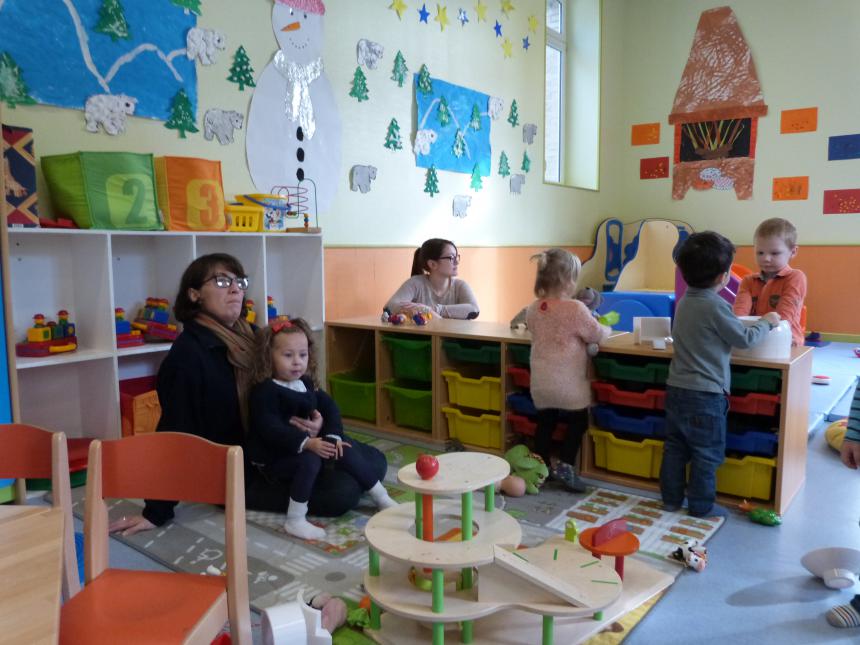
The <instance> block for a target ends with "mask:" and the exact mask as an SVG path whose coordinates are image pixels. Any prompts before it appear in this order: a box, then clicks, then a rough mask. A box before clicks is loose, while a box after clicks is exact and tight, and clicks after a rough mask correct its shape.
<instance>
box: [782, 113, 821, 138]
mask: <svg viewBox="0 0 860 645" xmlns="http://www.w3.org/2000/svg"><path fill="white" fill-rule="evenodd" d="M817 129H818V108H817V107H811V108H800V109H798V110H783V111H782V114H781V115H780V120H779V132H780V134H794V133H795V132H815V131H816V130H817Z"/></svg>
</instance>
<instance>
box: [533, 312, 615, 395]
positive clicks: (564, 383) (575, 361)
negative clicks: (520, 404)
mask: <svg viewBox="0 0 860 645" xmlns="http://www.w3.org/2000/svg"><path fill="white" fill-rule="evenodd" d="M526 324H527V325H528V328H529V331H531V333H532V350H531V393H532V399H533V400H534V403H535V406H536V407H537V408H538V409H541V408H559V409H561V410H581V409H582V408H586V407H588V406H589V405H590V404H591V386H590V384H589V380H588V372H587V368H588V354H586V347H585V346H586V345H587V344H588V343H600V342H602V341H603V340H605V339H606V338H607V337H608V336H609V332H610V331H611V330H610V328H609V327H606V326H604V325H601V324H600V323H599V322H597V320H595V319H594V316H592V315H591V312H590V311H589V310H588V307H586V306H585V305H584V304H583V303H582V302H580V301H579V300H546V299H542V300H535V301H534V302H533V303H532V304H531V305H529V308H528V311H527V313H526Z"/></svg>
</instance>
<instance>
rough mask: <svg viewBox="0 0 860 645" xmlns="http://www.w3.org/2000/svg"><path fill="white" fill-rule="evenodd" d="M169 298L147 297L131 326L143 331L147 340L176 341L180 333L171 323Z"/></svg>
mask: <svg viewBox="0 0 860 645" xmlns="http://www.w3.org/2000/svg"><path fill="white" fill-rule="evenodd" d="M169 320H170V313H169V307H168V302H167V298H147V299H146V303H145V304H144V306H143V309H141V310H140V311H139V312H138V314H137V318H135V319H134V322H133V323H131V326H132V327H133V328H134V329H138V330H140V331H141V332H143V336H144V339H145V340H148V341H160V340H168V341H174V340H176V337H177V336H178V335H179V330H178V329H177V327H176V325H174V324H171V323H170V322H169Z"/></svg>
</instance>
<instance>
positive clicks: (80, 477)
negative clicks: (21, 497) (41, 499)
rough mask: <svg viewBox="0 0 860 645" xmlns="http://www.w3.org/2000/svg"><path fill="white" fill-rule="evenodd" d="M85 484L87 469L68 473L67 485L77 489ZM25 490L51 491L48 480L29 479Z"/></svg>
mask: <svg viewBox="0 0 860 645" xmlns="http://www.w3.org/2000/svg"><path fill="white" fill-rule="evenodd" d="M86 483H87V469H86V468H82V469H81V470H76V471H75V472H73V473H69V485H70V486H71V487H72V488H78V487H79V486H83V485H84V484H86ZM27 490H51V480H50V478H44V479H43V478H38V477H37V478H31V479H28V480H27Z"/></svg>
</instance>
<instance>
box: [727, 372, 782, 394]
mask: <svg viewBox="0 0 860 645" xmlns="http://www.w3.org/2000/svg"><path fill="white" fill-rule="evenodd" d="M780 381H781V379H780V373H779V372H778V371H777V370H768V369H762V368H760V367H749V368H743V367H733V368H732V390H755V391H756V392H779V390H780Z"/></svg>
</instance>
